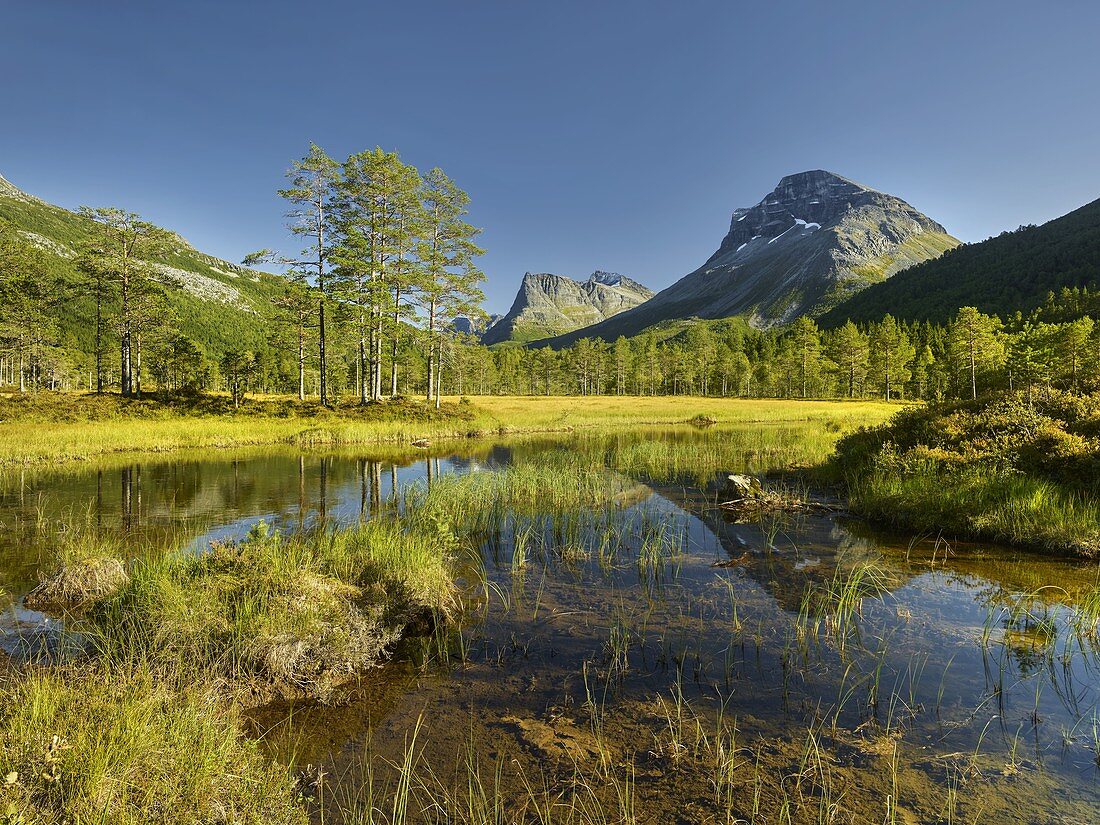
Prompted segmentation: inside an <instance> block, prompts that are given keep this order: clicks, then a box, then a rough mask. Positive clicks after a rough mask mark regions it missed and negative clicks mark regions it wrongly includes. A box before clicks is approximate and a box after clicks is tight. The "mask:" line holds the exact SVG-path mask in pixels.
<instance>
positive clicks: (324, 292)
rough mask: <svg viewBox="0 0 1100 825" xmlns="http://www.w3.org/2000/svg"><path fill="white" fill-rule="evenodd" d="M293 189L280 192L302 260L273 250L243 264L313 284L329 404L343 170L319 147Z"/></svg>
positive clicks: (324, 398) (301, 164)
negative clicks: (336, 221) (329, 313)
mask: <svg viewBox="0 0 1100 825" xmlns="http://www.w3.org/2000/svg"><path fill="white" fill-rule="evenodd" d="M287 178H288V179H289V181H290V186H288V187H287V188H286V189H280V190H279V196H280V197H282V198H283V199H284V200H286V201H288V202H289V203H290V204H291V208H290V211H289V212H288V213H287V219H288V221H289V224H288V225H289V228H290V231H291V232H292V233H293V234H294V235H297V236H299V237H301V238H304V239H306V242H307V245H306V247H305V248H304V249H303V250H302V253H301V255H300V256H299V257H297V258H287V257H283V256H281V255H277V254H276V253H274V252H271V251H270V250H266V249H264V250H260V251H259V252H253V253H252V254H251V255H248V256H246V257H245V259H244V263H245V264H246V265H253V264H257V263H261V262H268V263H276V264H279V265H280V266H285V267H288V268H289V269H290V272H291V273H292V274H291V279H292V280H296V281H298V280H300V281H305V282H306V283H309V282H312V284H313V286H315V287H316V290H315V291H314V292H313V293H312V295H313V298H314V301H315V302H316V306H317V366H318V370H319V371H320V381H319V393H320V396H321V404H323V405H325V406H327V405H328V403H329V392H328V352H327V347H328V331H327V329H326V312H325V309H326V304H327V298H328V290H329V284H328V275H329V269H330V265H331V262H330V258H331V256H332V247H333V244H332V237H331V233H330V229H331V225H330V222H331V215H330V209H331V207H332V200H333V196H334V192H335V187H336V184H337V183H338V181H339V178H340V165H339V164H338V163H337V162H336V161H334V160H333V159H332V158H330V157H329V156H328V155H326V154H325V152H324V150H323V149H321V148H320V147H319V146H317V145H316V144H314V143H311V144H310V145H309V152H307V153H306V156H305V157H303V158H302V159H301V160H296V161H294V164H293V166H291V168H290V171H289V172H287Z"/></svg>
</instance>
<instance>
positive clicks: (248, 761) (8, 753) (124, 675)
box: [0, 667, 308, 825]
mask: <svg viewBox="0 0 1100 825" xmlns="http://www.w3.org/2000/svg"><path fill="white" fill-rule="evenodd" d="M6 694H7V695H6V697H5V699H6V701H5V702H4V703H3V704H2V705H0V821H4V822H8V823H27V824H28V825H29V823H35V824H36V825H61V823H83V822H112V823H115V822H117V823H138V822H150V821H162V822H167V821H173V822H227V823H228V822H233V823H241V825H261V823H264V824H266V823H288V824H293V825H299V823H301V825H305V823H306V822H307V821H308V818H307V817H306V815H305V809H304V808H303V807H302V805H301V800H300V799H299V795H298V792H297V791H296V789H295V782H294V780H293V778H292V777H291V775H290V772H289V771H288V770H287V769H286V768H284V767H281V766H278V765H276V764H274V763H272V762H271V760H270V759H268V758H267V757H265V756H264V755H263V754H262V753H261V752H260V749H259V747H258V746H257V745H256V743H254V742H252V741H250V740H248V739H246V738H244V737H242V736H241V735H240V734H239V732H238V728H239V723H240V720H239V718H238V716H237V712H236V711H234V710H233V709H232V708H231V707H229V706H227V705H226V704H224V703H222V702H220V701H219V700H218V699H217V697H216V696H214V695H213V694H212V693H211V691H210V689H209V688H207V687H203V686H201V685H200V686H194V685H188V684H186V683H184V682H181V683H180V684H179V685H168V684H166V682H165V681H164V678H163V675H156V676H154V674H153V673H152V672H151V671H149V670H147V669H144V668H140V667H139V668H137V669H134V670H132V671H128V672H119V671H111V672H107V671H101V670H94V671H88V670H85V671H81V672H65V671H61V672H52V673H49V672H34V673H30V674H28V675H26V676H25V677H23V678H21V679H19V680H17V681H13V683H12V684H11V685H10V686H9V687H8V688H7V689H6Z"/></svg>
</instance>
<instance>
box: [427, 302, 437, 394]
mask: <svg viewBox="0 0 1100 825" xmlns="http://www.w3.org/2000/svg"><path fill="white" fill-rule="evenodd" d="M434 392H435V300H434V299H433V300H432V301H431V302H430V303H429V304H428V394H427V398H426V400H428V401H431V400H432V398H433V397H434Z"/></svg>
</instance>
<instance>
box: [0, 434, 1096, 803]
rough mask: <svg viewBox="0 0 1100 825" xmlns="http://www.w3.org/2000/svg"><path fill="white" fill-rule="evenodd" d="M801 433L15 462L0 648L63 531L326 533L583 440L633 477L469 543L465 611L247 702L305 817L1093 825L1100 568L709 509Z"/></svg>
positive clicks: (201, 540)
mask: <svg viewBox="0 0 1100 825" xmlns="http://www.w3.org/2000/svg"><path fill="white" fill-rule="evenodd" d="M759 429H760V428H757V430H759ZM799 437H800V436H799V435H798V433H797V432H796V431H794V430H791V431H784V430H782V429H781V428H778V429H774V430H773V431H772V432H771V433H770V434H769V435H768V437H767V438H764V439H763V440H761V439H760V437H759V434H758V433H757V432H755V431H752V432H750V431H747V430H745V429H740V430H733V429H728V428H727V429H722V428H711V429H708V430H694V429H690V428H677V429H661V430H645V431H637V432H631V433H623V434H619V435H617V436H597V435H587V436H578V435H561V436H556V437H540V438H527V439H522V440H512V441H507V440H503V441H500V442H497V443H489V442H464V443H461V444H454V445H446V444H443V445H433V446H432V447H431V448H430V449H428V450H422V451H417V450H406V449H403V448H400V449H399V448H388V449H370V448H364V449H362V450H359V451H338V452H328V453H319V452H308V453H301V452H295V451H290V450H256V451H245V452H225V453H216V454H210V453H205V454H196V455H190V456H189V455H178V454H177V455H172V456H169V457H160V458H155V457H154V458H142V459H141V460H136V459H129V458H125V457H118V458H115V459H112V460H111V461H110V462H104V463H102V464H99V465H97V466H92V467H87V468H79V469H65V470H54V471H50V470H47V471H42V472H39V473H35V474H23V475H22V476H19V475H15V476H10V475H9V476H8V477H6V478H5V479H4V480H3V482H2V483H0V588H2V590H3V591H5V592H6V594H7V596H6V597H3V596H0V599H4V598H6V605H5V602H4V601H0V607H2V609H3V613H2V614H0V639H3V644H4V645H5V648H6V649H7V650H9V651H16V650H17V648H18V642H17V640H18V639H21V638H26V636H27V635H28V633H33V632H35V631H36V629H40V628H41V627H42V626H43V623H44V622H47V621H48V618H47V617H45V616H42V615H41V614H37V613H34V612H33V611H28V610H24V609H23V608H22V607H21V603H20V597H21V595H22V594H24V593H26V592H27V590H29V588H30V587H32V586H33V584H34V583H35V581H36V580H37V576H38V574H39V570H40V569H41V568H42V567H43V566H46V565H48V564H50V561H49V559H50V550H51V547H52V546H53V545H54V544H55V543H56V541H57V537H58V535H59V533H63V532H64V531H66V530H74V529H85V530H88V529H90V530H93V531H96V532H97V533H99V534H101V535H103V536H105V537H109V538H110V539H111V540H113V541H115V542H118V543H120V544H121V546H124V547H126V548H127V552H129V553H131V554H132V555H134V556H138V555H143V554H156V553H167V552H202V551H203V550H204V549H205V548H206V547H207V546H208V545H209V543H210V542H211V541H214V540H226V539H234V538H239V537H242V536H244V535H245V534H247V532H248V531H249V529H251V527H252V526H253V525H255V524H256V523H257V522H258V521H260V520H263V521H265V522H267V523H268V524H271V525H273V526H275V527H276V528H278V529H280V530H285V531H296V530H316V529H327V528H334V527H338V526H339V525H340V524H347V523H352V522H354V521H356V520H358V519H361V518H369V517H370V516H371V515H372V514H374V513H378V512H381V511H383V510H389V509H398V510H400V508H401V507H402V506H403V490H404V489H405V488H406V487H407V486H408V485H412V484H430V483H432V482H433V480H434V479H436V478H438V477H439V476H441V475H445V474H453V473H476V472H493V471H495V470H496V469H498V468H501V467H506V466H508V465H510V464H514V463H517V462H531V461H538V460H539V456H540V455H543V454H545V453H546V452H548V451H559V450H568V451H581V452H584V453H586V454H589V455H593V456H597V457H599V459H600V460H604V461H606V462H607V463H608V464H610V465H611V466H612V467H614V468H615V469H616V471H618V472H620V473H623V474H624V475H626V476H628V477H629V479H630V484H628V485H626V490H627V492H626V493H624V494H623V495H622V496H620V497H618V499H617V500H616V501H615V502H613V503H611V504H609V505H608V506H606V507H601V508H598V509H596V510H591V511H583V512H545V511H542V510H541V509H540V507H539V503H538V502H532V503H531V505H532V506H531V507H530V508H525V510H524V512H523V513H516V514H512V515H510V516H509V517H508V518H505V519H504V520H502V521H500V522H499V523H496V524H494V526H493V529H489V530H485V531H483V532H481V533H479V534H477V535H475V536H473V537H471V542H470V543H471V550H472V551H474V552H471V553H470V554H469V557H468V558H465V557H464V559H463V561H462V565H463V567H462V570H461V573H462V576H461V581H462V585H463V588H464V593H465V595H466V599H465V601H466V605H467V606H466V609H465V611H464V612H463V615H462V618H461V621H460V622H459V624H458V626H457V627H456V628H454V629H453V630H451V631H450V632H448V633H443V632H440V633H437V634H436V635H435V636H433V637H432V638H428V639H416V640H406V641H405V642H404V643H402V645H401V646H400V648H399V649H398V650H397V651H395V653H394V656H393V657H392V659H391V661H389V662H388V663H386V664H385V665H383V666H381V667H379V668H376V669H374V670H371V671H369V672H367V673H365V674H363V675H362V677H361V678H359V679H358V680H357V681H356V682H355V683H353V684H349V685H347V686H345V688H344V689H343V690H342V691H341V692H340V694H339V695H338V696H337V697H336V699H335V700H334V701H331V702H329V703H326V704H318V703H315V702H305V701H303V702H298V703H279V704H276V705H270V706H266V707H263V708H259V709H256V710H255V711H253V712H251V713H250V714H249V720H250V724H251V725H252V728H253V729H252V731H251V733H252V734H253V735H256V736H259V737H262V739H263V742H264V743H265V747H267V748H268V749H269V750H270V753H271V754H272V756H273V757H274V758H277V759H279V760H282V761H284V762H286V763H289V764H292V765H294V766H295V768H296V769H298V770H301V771H302V772H303V775H304V776H305V777H307V782H308V783H309V784H310V787H311V791H312V793H314V794H315V795H316V796H317V798H318V804H317V810H316V811H315V814H316V816H317V818H318V820H321V819H322V817H323V818H324V821H326V822H337V821H342V820H346V821H363V822H367V821H375V822H378V821H384V822H395V821H398V820H401V821H406V819H407V821H418V818H423V819H428V820H431V821H486V822H487V821H497V822H510V821H570V822H588V821H591V822H600V821H607V822H627V821H638V822H692V823H698V822H734V821H738V820H742V821H757V822H803V821H805V822H867V823H882V822H888V823H898V822H900V823H917V822H960V823H961V822H983V823H990V822H996V823H1000V822H1004V823H1008V822H1013V823H1015V822H1031V823H1048V822H1049V823H1055V822H1057V823H1077V822H1080V823H1086V822H1089V823H1091V822H1096V821H1100V784H1098V781H1097V780H1098V779H1100V773H1098V767H1097V765H1098V760H1100V719H1098V717H1097V699H1098V695H1097V691H1098V689H1100V669H1098V665H1100V660H1098V658H1097V653H1098V650H1100V647H1098V638H1097V608H1096V602H1095V601H1094V599H1093V595H1094V593H1095V587H1096V584H1097V575H1098V571H1097V567H1096V565H1094V564H1082V563H1076V562H1075V563H1071V562H1066V561H1059V560H1054V559H1049V558H1044V557H1037V556H1033V555H1029V554H1026V553H1024V552H1021V551H1018V550H1013V549H1008V548H1003V547H994V546H988V545H973V544H962V543H956V542H946V541H943V540H942V539H939V538H938V537H936V536H906V535H891V534H888V533H884V532H882V531H881V530H877V529H875V528H874V527H873V526H871V525H868V524H866V523H864V522H862V521H860V520H858V519H856V518H853V517H851V516H849V515H847V514H845V513H844V512H843V510H842V509H840V508H836V509H835V511H834V510H833V509H831V508H818V509H815V510H807V511H803V512H792V513H766V514H763V515H760V516H754V517H751V518H747V519H739V518H737V517H736V515H735V514H734V513H732V512H731V511H729V510H728V509H725V508H722V507H719V506H718V505H719V504H720V499H721V497H720V496H719V495H718V489H719V488H718V485H717V484H716V481H715V474H714V473H713V469H714V465H715V462H716V461H717V460H721V461H726V462H728V463H726V464H724V465H722V469H723V470H724V471H727V472H740V471H750V472H764V471H767V470H769V469H775V468H777V467H780V466H784V465H786V464H789V463H792V461H794V462H797V460H798V459H799V447H798V444H797V443H794V442H796V441H797V439H798V438H799ZM655 443H660V444H666V445H673V446H675V447H676V450H673V451H672V452H671V453H668V452H666V453H660V452H651V451H650V448H651V445H653V444H655ZM731 445H734V446H736V448H737V449H732V448H731ZM811 452H812V451H811ZM688 454H690V455H691V456H694V457H695V460H694V461H690V460H687V459H685V455H688ZM662 456H663V458H662ZM700 457H703V458H704V459H706V460H701V459H700ZM802 457H803V458H816V456H811V455H808V454H807V455H806V456H802ZM662 462H663V463H662ZM708 470H709V471H708ZM783 483H788V484H789V483H791V482H781V481H776V480H774V479H773V480H770V481H769V484H783ZM798 492H799V495H800V496H801V497H807V495H808V496H809V497H811V498H814V499H817V500H826V499H825V497H824V494H823V493H822V491H820V490H809V491H807V490H806V489H804V488H800V489H799V491H798ZM403 805H407V807H408V810H407V811H405V810H404V809H403V808H402V807H401V806H403ZM448 817H449V819H447V818H448Z"/></svg>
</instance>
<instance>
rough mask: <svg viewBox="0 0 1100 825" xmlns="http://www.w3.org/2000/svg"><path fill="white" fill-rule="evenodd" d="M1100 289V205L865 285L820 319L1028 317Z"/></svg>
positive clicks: (832, 323)
mask: <svg viewBox="0 0 1100 825" xmlns="http://www.w3.org/2000/svg"><path fill="white" fill-rule="evenodd" d="M1086 286H1087V287H1092V288H1096V287H1100V200H1096V201H1093V202H1092V203H1090V204H1087V205H1085V206H1082V207H1081V208H1080V209H1076V210H1074V211H1073V212H1070V213H1069V214H1068V215H1063V216H1062V217H1060V218H1055V219H1054V220H1052V221H1049V222H1047V223H1045V224H1043V225H1042V226H1023V227H1020V228H1019V229H1017V230H1016V231H1014V232H1004V233H1002V234H1000V235H998V236H996V237H994V238H989V239H988V240H985V241H982V242H981V243H975V244H966V245H964V246H960V247H958V248H957V249H954V250H951V251H950V252H948V253H947V254H945V255H944V256H943V257H942V258H938V259H937V260H934V261H927V262H926V263H922V264H918V265H917V266H914V267H910V268H909V269H907V270H905V271H904V272H901V273H899V274H898V275H896V276H894V277H893V278H891V279H890V280H888V281H886V282H884V283H881V284H876V285H875V286H871V287H868V288H867V289H865V290H864V291H863V292H860V293H859V294H858V295H855V296H853V297H852V298H850V299H848V300H847V301H845V302H844V303H842V304H840V305H839V306H837V307H836V308H835V309H833V310H831V311H830V312H828V313H826V314H825V315H824V316H823V317H822V319H821V321H822V323H823V324H824V325H826V326H836V325H839V324H843V323H844V322H845V321H846V320H848V319H849V318H850V319H852V320H853V321H857V322H859V321H877V320H879V319H881V318H882V316H884V315H886V314H887V313H890V314H891V315H893V316H894V317H895V318H900V319H904V320H907V321H945V320H947V319H948V318H950V317H951V316H952V315H953V314H954V313H955V311H956V310H957V309H958V308H959V307H964V306H974V307H977V308H978V309H980V310H982V311H983V312H986V313H997V314H1000V315H1002V316H1008V315H1012V314H1013V313H1015V312H1017V311H1020V312H1023V313H1024V314H1027V313H1028V312H1030V311H1031V310H1033V309H1035V308H1036V307H1038V306H1039V305H1040V304H1042V303H1043V302H1044V301H1045V300H1046V297H1047V294H1048V293H1050V292H1055V293H1057V292H1059V291H1060V290H1061V289H1062V288H1064V287H1069V288H1075V287H1086Z"/></svg>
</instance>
